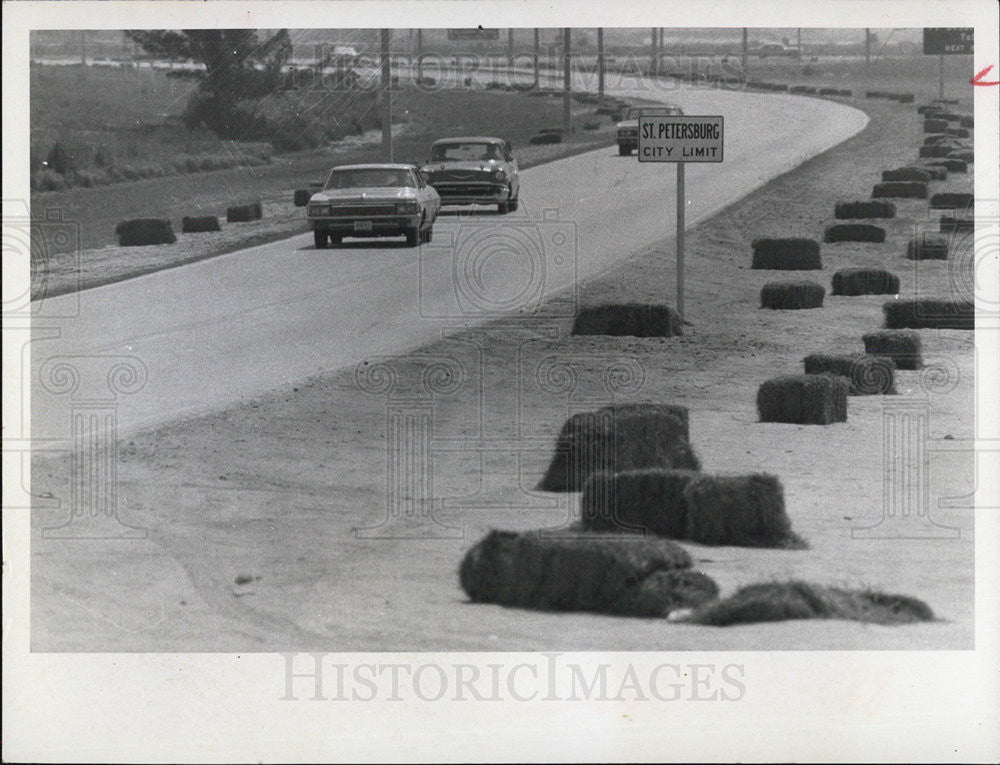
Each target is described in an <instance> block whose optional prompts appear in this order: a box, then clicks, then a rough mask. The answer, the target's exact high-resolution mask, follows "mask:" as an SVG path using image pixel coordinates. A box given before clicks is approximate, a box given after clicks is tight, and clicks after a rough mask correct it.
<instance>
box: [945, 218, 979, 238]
mask: <svg viewBox="0 0 1000 765" xmlns="http://www.w3.org/2000/svg"><path fill="white" fill-rule="evenodd" d="M938 230H939V231H940V232H941V233H942V234H959V233H964V232H966V231H975V230H976V221H975V220H974V219H972V218H959V217H955V216H951V215H942V216H941V222H940V227H939V229H938Z"/></svg>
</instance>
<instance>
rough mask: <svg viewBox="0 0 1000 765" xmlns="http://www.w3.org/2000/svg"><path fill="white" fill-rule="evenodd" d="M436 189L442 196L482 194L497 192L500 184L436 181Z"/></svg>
mask: <svg viewBox="0 0 1000 765" xmlns="http://www.w3.org/2000/svg"><path fill="white" fill-rule="evenodd" d="M433 185H434V190H435V191H437V193H438V194H440V195H441V196H454V197H462V196H482V195H487V194H495V193H497V191H499V190H500V188H502V187H500V186H496V185H494V184H492V183H435V184H433Z"/></svg>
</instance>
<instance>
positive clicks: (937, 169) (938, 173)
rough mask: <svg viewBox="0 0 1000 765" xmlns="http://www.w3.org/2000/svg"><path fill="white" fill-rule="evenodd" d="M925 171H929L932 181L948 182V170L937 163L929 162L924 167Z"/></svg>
mask: <svg viewBox="0 0 1000 765" xmlns="http://www.w3.org/2000/svg"><path fill="white" fill-rule="evenodd" d="M945 161H950V160H945ZM923 169H924V170H926V171H927V173H928V175H930V177H931V180H932V181H946V180H948V168H947V167H942V166H941V165H940V164H938V163H937V162H928V163H927V164H926V165H924V166H923Z"/></svg>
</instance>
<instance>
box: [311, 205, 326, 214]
mask: <svg viewBox="0 0 1000 765" xmlns="http://www.w3.org/2000/svg"><path fill="white" fill-rule="evenodd" d="M309 214H310V215H317V216H319V215H329V214H330V205H309Z"/></svg>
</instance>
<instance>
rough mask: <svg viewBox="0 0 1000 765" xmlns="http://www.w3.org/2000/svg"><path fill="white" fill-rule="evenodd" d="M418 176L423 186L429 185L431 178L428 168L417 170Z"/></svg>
mask: <svg viewBox="0 0 1000 765" xmlns="http://www.w3.org/2000/svg"><path fill="white" fill-rule="evenodd" d="M417 178H419V179H420V184H421V185H422V186H426V185H427V179H428V178H430V173H428V172H427V171H426V170H418V171H417Z"/></svg>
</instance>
